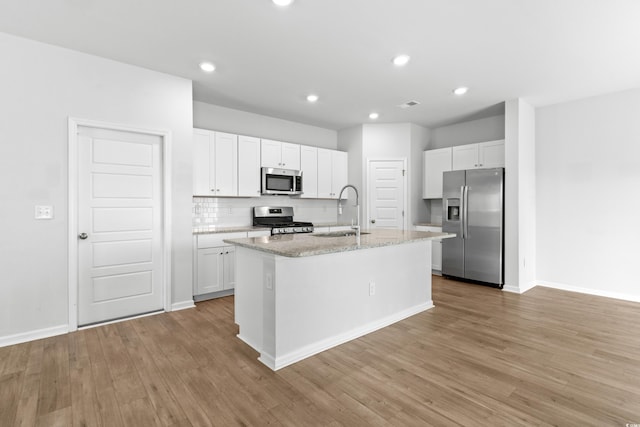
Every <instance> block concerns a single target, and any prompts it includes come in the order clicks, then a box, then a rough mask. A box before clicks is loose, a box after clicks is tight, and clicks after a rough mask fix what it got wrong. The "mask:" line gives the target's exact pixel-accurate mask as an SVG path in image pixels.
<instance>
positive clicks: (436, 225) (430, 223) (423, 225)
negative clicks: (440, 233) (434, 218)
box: [413, 222, 442, 227]
mask: <svg viewBox="0 0 640 427" xmlns="http://www.w3.org/2000/svg"><path fill="white" fill-rule="evenodd" d="M413 225H415V226H422V227H442V224H437V223H435V222H416V223H415V224H413Z"/></svg>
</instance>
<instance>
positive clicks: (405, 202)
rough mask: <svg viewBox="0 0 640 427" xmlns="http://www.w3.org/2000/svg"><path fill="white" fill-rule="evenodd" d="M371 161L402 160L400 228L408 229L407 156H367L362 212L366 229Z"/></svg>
mask: <svg viewBox="0 0 640 427" xmlns="http://www.w3.org/2000/svg"><path fill="white" fill-rule="evenodd" d="M373 162H402V169H403V170H404V172H405V173H404V175H403V176H402V181H403V182H402V185H403V187H404V189H403V192H404V194H403V195H402V198H403V206H402V209H403V211H404V215H403V217H402V227H403V228H402V229H403V230H407V229H408V223H407V221H408V218H409V215H408V213H409V212H408V202H409V201H408V200H407V194H408V188H407V182H408V181H407V177H408V176H409V171H408V170H407V158H406V157H371V158H369V157H367V166H366V170H365V180H364V182H365V183H366V187H367V189H366V193H365V194H366V200H365V201H364V202H365V206H364V212H365V218H364V220H365V224H367V227H366V228H367V229H369V226H370V224H371V209H370V202H371V189H372V186H371V174H370V172H369V171H370V170H371V163H373Z"/></svg>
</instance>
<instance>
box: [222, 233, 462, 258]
mask: <svg viewBox="0 0 640 427" xmlns="http://www.w3.org/2000/svg"><path fill="white" fill-rule="evenodd" d="M417 233H434V232H429V231H426V232H417ZM435 234H437V235H435V236H418V237H412V238H406V239H403V240H400V241H398V240H390V241H377V242H365V243H364V244H360V245H359V246H358V245H356V244H355V243H353V244H339V245H338V246H328V245H326V244H325V245H324V246H325V247H322V246H323V245H321V244H319V245H318V247H316V248H315V249H312V250H311V249H310V250H304V249H302V250H298V251H295V250H288V251H287V250H282V249H278V248H277V247H276V248H273V247H264V246H260V245H257V244H256V243H253V242H251V238H241V239H224V240H223V242H224V243H228V244H232V245H236V246H240V247H244V248H247V249H253V250H256V251H260V252H264V253H268V254H272V255H278V256H283V257H286V258H303V257H309V256H315V255H327V254H332V253H340V252H350V251H357V250H364V249H374V248H380V247H385V246H395V245H402V244H407V243H415V242H421V241H427V240H441V239H448V238H452V237H455V236H456V235H455V234H453V233H435ZM336 239H343V238H342V237H336ZM349 239H353V236H350V237H349ZM327 243H328V242H327Z"/></svg>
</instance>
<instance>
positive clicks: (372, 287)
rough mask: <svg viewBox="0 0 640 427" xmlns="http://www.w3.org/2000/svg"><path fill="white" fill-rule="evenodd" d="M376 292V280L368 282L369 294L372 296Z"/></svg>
mask: <svg viewBox="0 0 640 427" xmlns="http://www.w3.org/2000/svg"><path fill="white" fill-rule="evenodd" d="M375 294H376V282H369V296H370V297H372V296H374V295H375Z"/></svg>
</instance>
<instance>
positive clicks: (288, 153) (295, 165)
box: [260, 139, 300, 170]
mask: <svg viewBox="0 0 640 427" xmlns="http://www.w3.org/2000/svg"><path fill="white" fill-rule="evenodd" d="M261 146H262V149H261V161H260V164H261V166H263V167H267V168H279V169H296V170H299V169H300V145H298V144H290V143H288V142H280V141H272V140H270V139H263V140H262V143H261Z"/></svg>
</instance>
